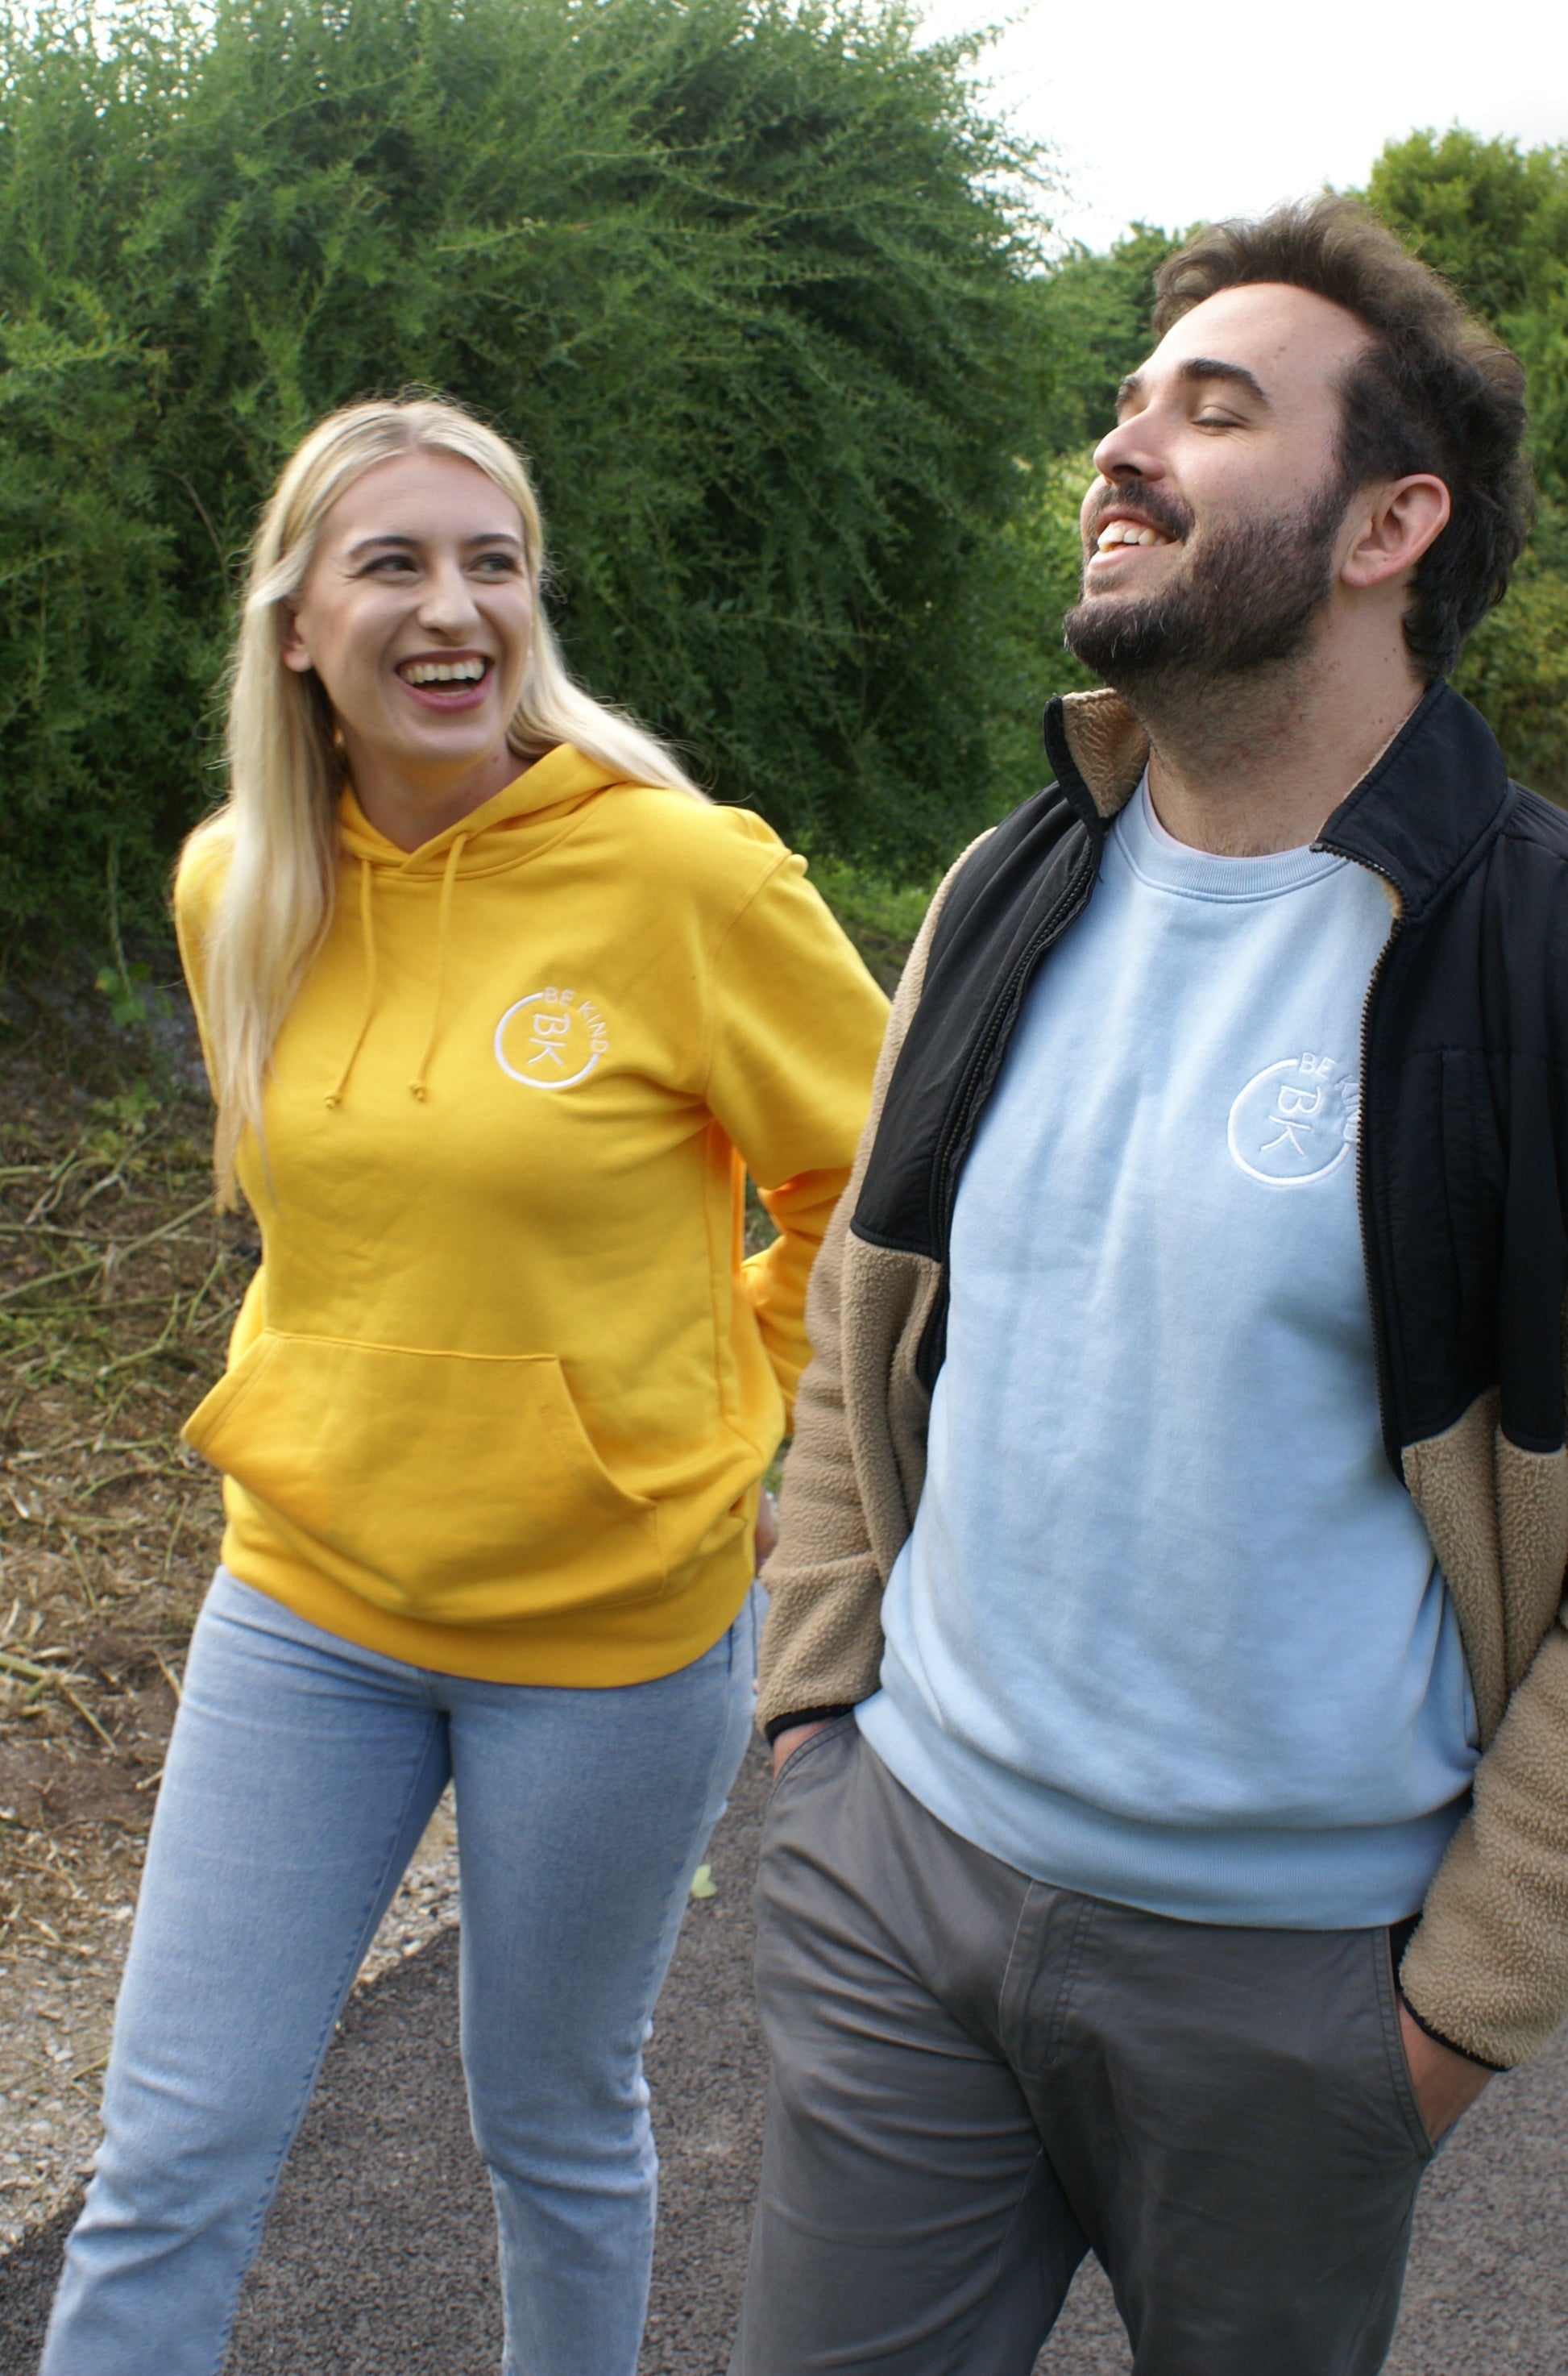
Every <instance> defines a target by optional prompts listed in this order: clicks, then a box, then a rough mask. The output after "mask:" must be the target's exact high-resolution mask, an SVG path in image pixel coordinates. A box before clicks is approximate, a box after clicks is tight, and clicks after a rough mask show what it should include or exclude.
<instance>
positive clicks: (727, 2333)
mask: <svg viewBox="0 0 1568 2376" xmlns="http://www.w3.org/2000/svg"><path fill="white" fill-rule="evenodd" d="M765 1794H766V1776H765V1771H764V1765H763V1761H762V1758H761V1756H760V1754H754V1756H753V1757H752V1759H751V1760H750V1761H749V1762H748V1764H747V1766H746V1769H745V1772H744V1773H743V1774H742V1778H741V1781H740V1784H739V1786H738V1787H737V1789H736V1793H735V1797H734V1800H733V1802H732V1804H731V1811H730V1813H729V1814H728V1816H727V1817H726V1818H725V1821H724V1823H723V1824H722V1825H721V1827H720V1829H719V1833H718V1835H716V1837H715V1841H714V1845H713V1849H712V1852H711V1853H712V1862H713V1871H714V1878H715V1880H716V1882H717V1883H718V1884H719V1891H718V1895H716V1896H714V1897H712V1898H709V1899H707V1900H706V1901H701V1902H698V1903H696V1904H694V1906H693V1907H692V1909H691V1915H690V1919H688V1921H687V1923H686V1927H685V1931H684V1932H683V1937H682V1942H681V1947H680V1951H679V1954H678V1955H677V1958H676V1963H675V1967H674V1970H673V1972H672V1974H671V1980H670V1985H669V1987H668V1989H667V1990H666V1992H665V1995H664V1999H663V2002H662V2003H661V2005H660V2008H659V2021H658V2034H657V2037H656V2040H655V2043H654V2045H653V2047H652V2049H650V2052H649V2056H648V2068H649V2075H650V2078H651V2081H652V2085H653V2089H654V2106H655V2117H656V2120H657V2121H658V2126H659V2141H660V2150H661V2154H662V2157H663V2168H664V2176H663V2184H662V2216H661V2221H660V2230H659V2255H658V2261H657V2264H656V2268H655V2274H654V2287H653V2304H652V2311H651V2315H650V2318H649V2322H648V2332H647V2346H646V2349H645V2352H644V2357H643V2363H642V2367H643V2376H723V2370H724V2369H725V2367H726V2364H727V2359H728V2353H729V2345H730V2338H731V2333H732V2330H733V2324H734V2316H735V2306H736V2302H737V2299H738V2297H739V2292H740V2285H741V2276H742V2268H743V2265H744V2258H745V2237H746V2224H747V2216H748V2209H749V2204H750V2199H751V2193H752V2189H753V2185H754V2177H755V2170H756V2161H757V2152H758V2146H759V2143H760V2133H761V2054H760V2048H759V2044H758V2039H757V2034H756V2026H755V2020H754V2014H753V2012H752V2005H751V1987H750V1970H749V1965H750V1954H751V1919H750V1907H749V1890H750V1880H751V1871H752V1866H753V1862H754V1857H755V1851H756V1838H757V1830H758V1825H759V1823H760V1819H761V1811H762V1806H763V1801H764V1798H765ZM456 1943H457V1942H456V1937H455V1934H453V1933H451V1932H447V1933H446V1934H445V1936H444V1937H442V1938H441V1939H440V1940H438V1941H437V1942H435V1944H434V1946H432V1947H430V1948H427V1949H426V1950H425V1951H424V1952H423V1953H422V1954H420V1955H418V1956H415V1957H413V1958H412V1959H411V1960H410V1962H409V1963H407V1964H405V1965H404V1966H401V1967H400V1968H399V1969H398V1970H396V1971H393V1972H391V1973H389V1974H388V1975H387V1976H386V1978H384V1979H382V1980H380V1981H379V1982H377V1983H376V1985H375V1986H374V1988H371V1989H368V1990H365V1992H364V1993H363V1994H362V1996H361V1997H359V1998H357V1999H356V2000H355V2002H354V2003H353V2005H352V2006H351V2008H350V2013H349V2014H348V2017H347V2018H346V2020H345V2021H344V2024H343V2026H342V2030H341V2033H340V2035H339V2039H338V2042H337V2044H336V2046H335V2047H334V2049H333V2051H332V2054H331V2056H330V2058H329V2060H328V2062H327V2073H326V2075H325V2078H324V2080H323V2083H322V2085H321V2088H320V2090H319V2092H318V2094H317V2097H316V2100H315V2103H314V2105H313V2106H312V2108H311V2111H310V2113H309V2116H308V2118H307V2120H306V2123H305V2127H304V2129H303V2132H302V2134H301V2137H300V2141H299V2144H298V2145H297V2146H296V2148H295V2151H294V2154H293V2156H292V2158H291V2162H290V2165H289V2168H288V2171H287V2173H286V2175H285V2179H284V2183H283V2187H282V2191H281V2192H280V2194H279V2200H278V2203H277V2205H276V2207H275V2209H274V2212H273V2215H272V2217H271V2219H270V2221H269V2223H268V2226H267V2237H266V2241H265V2245H264V2248H263V2251H262V2255H261V2259H260V2261H259V2263H258V2264H257V2266H256V2268H255V2271H254V2273H253V2275H252V2276H251V2279H250V2282H249V2284H248V2286H247V2287H246V2289H245V2297H244V2306H243V2308H242V2311H241V2315H240V2321H239V2325H238V2328H237V2331H236V2334H235V2339H234V2348H233V2352H232V2357H231V2359H230V2361H229V2366H228V2370H227V2376H494V2371H495V2370H496V2369H497V2367H498V2365H499V2359H500V2338H501V2320H500V2311H499V2305H498V2302H497V2299H496V2287H495V2277H494V2269H493V2241H492V2236H493V2221H492V2214H491V2207H490V2198H489V2192H488V2188H487V2186H486V2183H485V2180H484V2178H483V2174H482V2172H481V2168H480V2166H479V2163H478V2161H477V2159H476V2156H475V2154H474V2150H473V2146H472V2144H471V2143H470V2141H469V2132H468V2123H467V2119H466V2115H465V2112H464V2107H463V2094H462V2080H461V2074H460V2072H459V2068H458V2063H457V2049H456V2043H455V2040H456V2030H457V2012H456V2003H455V1976H456ZM67 2225H68V2220H62V2221H60V2222H57V2223H56V2224H55V2225H54V2226H53V2228H47V2229H44V2230H42V2232H41V2233H40V2234H38V2235H37V2236H35V2237H33V2238H31V2239H30V2240H29V2242H28V2243H26V2244H24V2245H23V2246H21V2247H20V2248H19V2249H18V2251H16V2252H14V2253H12V2254H11V2256H10V2257H9V2259H8V2260H6V2261H4V2262H0V2370H3V2371H4V2376H32V2371H33V2370H34V2369H35V2367H36V2363H37V2357H38V2347H39V2344H40V2341H41V2340H42V2331H43V2320H44V2317H45V2315H46V2311H47V2306H48V2298H49V2293H50V2289H51V2287H52V2285H53V2274H54V2271H55V2269H56V2267H57V2265H58V2262H59V2254H60V2248H61V2244H62V2242H63V2240H64V2232H65V2227H66V2226H67ZM1130 2367H1131V2358H1130V2355H1129V2353H1128V2350H1127V2346H1126V2341H1125V2337H1124V2335H1123V2331H1122V2327H1121V2324H1120V2323H1119V2321H1118V2320H1117V2317H1116V2313H1115V2311H1114V2309H1113V2307H1112V2306H1111V2298H1110V2293H1109V2290H1108V2288H1107V2287H1106V2284H1105V2281H1104V2279H1103V2277H1102V2276H1101V2275H1100V2274H1099V2270H1098V2268H1095V2267H1094V2266H1093V2265H1092V2264H1091V2265H1090V2266H1089V2267H1088V2268H1087V2269H1086V2270H1085V2271H1084V2272H1083V2273H1081V2274H1080V2276H1079V2279H1078V2282H1077V2284H1076V2285H1075V2287H1074V2290H1073V2295H1072V2299H1071V2300H1070V2301H1069V2303H1068V2306H1067V2309H1066V2311H1065V2312H1064V2314H1063V2319H1062V2321H1061V2323H1060V2324H1059V2326H1058V2328H1057V2331H1056V2333H1055V2334H1054V2335H1053V2336H1052V2337H1051V2343H1050V2345H1049V2346H1048V2347H1047V2349H1046V2352H1045V2354H1044V2357H1043V2358H1042V2359H1041V2360H1040V2363H1039V2371H1038V2376H1126V2371H1127V2370H1129V2369H1130ZM1565 2371H1568V2034H1565V2036H1564V2037H1563V2038H1562V2039H1561V2040H1560V2041H1559V2043H1558V2045H1557V2046H1556V2047H1555V2048H1554V2049H1552V2050H1551V2051H1550V2053H1548V2054H1547V2055H1545V2056H1543V2057H1542V2058H1541V2060H1540V2061H1538V2062H1536V2063H1534V2064H1532V2066H1531V2067H1530V2068H1529V2070H1527V2071H1525V2072H1521V2073H1518V2074H1517V2076H1515V2077H1512V2078H1508V2079H1504V2080H1500V2081H1498V2082H1497V2083H1496V2084H1494V2085H1493V2086H1491V2088H1490V2089H1489V2090H1488V2092H1487V2094H1486V2096H1485V2097H1483V2098H1482V2100H1481V2103H1480V2105H1479V2107H1478V2108H1477V2109H1476V2110H1475V2111H1474V2112H1472V2113H1471V2115H1470V2116H1469V2118H1468V2119H1467V2121H1466V2122H1465V2123H1464V2126H1463V2127H1462V2128H1461V2129H1460V2130H1459V2132H1457V2134H1456V2135H1455V2138H1454V2139H1453V2141H1452V2143H1451V2144H1449V2146H1448V2147H1447V2148H1446V2149H1445V2150H1444V2152H1443V2155H1442V2156H1441V2157H1440V2159H1439V2161H1438V2162H1437V2164H1436V2167H1435V2168H1434V2169H1433V2171H1432V2174H1431V2178H1430V2179H1429V2180H1428V2182H1427V2186H1426V2188H1425V2190H1424V2192H1423V2196H1422V2203H1421V2210H1420V2220H1419V2224H1418V2230H1417V2239H1416V2246H1415V2251H1414V2253H1413V2255H1412V2258H1411V2264H1410V2277H1409V2283H1408V2288H1407V2292H1406V2304H1405V2313H1404V2317H1403V2319H1402V2321H1401V2323H1400V2329H1399V2334H1398V2339H1397V2341H1396V2345H1395V2348H1394V2355H1393V2358H1391V2360H1390V2361H1389V2365H1388V2376H1565ZM1260 2376H1265V2371H1260Z"/></svg>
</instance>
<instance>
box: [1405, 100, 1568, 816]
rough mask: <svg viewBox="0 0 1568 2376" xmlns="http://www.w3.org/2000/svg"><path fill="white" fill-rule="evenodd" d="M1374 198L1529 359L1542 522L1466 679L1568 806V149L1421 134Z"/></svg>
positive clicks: (1522, 760) (1540, 783) (1471, 657)
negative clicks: (1527, 147) (1524, 147)
mask: <svg viewBox="0 0 1568 2376" xmlns="http://www.w3.org/2000/svg"><path fill="white" fill-rule="evenodd" d="M1366 195H1367V197H1368V199H1369V200H1370V202H1371V204H1372V206H1374V207H1375V208H1376V209H1377V211H1378V213H1379V214H1380V215H1382V217H1383V218H1384V221H1385V222H1387V223H1389V224H1390V225H1391V226H1392V227H1393V229H1394V230H1396V232H1399V233H1400V235H1401V237H1402V238H1405V239H1407V240H1408V241H1409V242H1410V244H1411V245H1412V246H1413V247H1415V248H1416V249H1417V250H1418V251H1419V253H1420V255H1423V256H1425V258H1426V260H1427V262H1428V263H1429V264H1431V265H1433V266H1434V267H1436V269H1437V270H1438V271H1440V272H1442V273H1444V274H1445V275H1446V276H1447V278H1448V279H1450V280H1452V281H1453V282H1454V284H1455V287H1456V288H1457V289H1459V290H1461V291H1463V293H1464V295H1465V297H1466V299H1467V301H1468V303H1470V304H1471V305H1473V306H1474V308H1475V310H1476V312H1477V313H1478V314H1479V315H1480V316H1481V318H1482V320H1483V321H1486V322H1490V323H1491V327H1493V328H1494V329H1495V330H1496V331H1497V332H1498V333H1499V335H1500V336H1501V337H1502V338H1503V339H1506V340H1507V342H1508V344H1509V345H1510V346H1511V347H1512V348H1513V349H1514V351H1515V354H1516V355H1517V356H1518V357H1519V360H1520V361H1521V362H1522V363H1523V364H1524V366H1525V372H1526V382H1527V385H1528V390H1529V407H1530V432H1531V447H1532V451H1533V454H1534V457H1535V466H1536V477H1537V481H1538V486H1539V490H1540V512H1539V517H1538V520H1537V523H1536V532H1535V535H1534V537H1533V539H1532V541H1531V543H1530V546H1529V549H1528V550H1527V552H1526V554H1525V556H1524V559H1523V561H1522V562H1521V564H1520V565H1519V569H1518V571H1517V574H1516V575H1515V579H1514V583H1513V585H1512V586H1511V587H1510V588H1509V590H1508V592H1507V594H1506V595H1505V596H1504V597H1503V600H1502V602H1501V603H1500V604H1499V605H1498V607H1497V609H1496V610H1495V611H1494V612H1492V614H1491V617H1490V618H1489V619H1487V620H1485V621H1484V622H1483V624H1481V626H1480V627H1479V629H1478V630H1477V632H1476V634H1475V635H1474V636H1472V637H1471V639H1470V642H1469V644H1468V646H1467V648H1466V651H1465V655H1464V658H1463V659H1462V660H1461V661H1460V663H1459V666H1458V669H1457V670H1456V671H1455V683H1456V684H1457V685H1458V687H1459V690H1460V692H1461V693H1464V694H1466V695H1468V697H1469V699H1470V700H1472V701H1473V702H1475V703H1476V704H1477V705H1478V707H1479V708H1481V709H1482V710H1484V712H1485V713H1486V716H1487V718H1488V719H1489V720H1490V722H1491V727H1492V730H1493V731H1494V732H1495V733H1496V735H1497V736H1498V739H1499V741H1500V742H1501V743H1502V744H1503V750H1504V752H1505V753H1506V754H1507V757H1508V764H1509V766H1510V767H1511V768H1512V769H1513V770H1514V772H1515V775H1517V776H1519V777H1521V778H1523V779H1524V781H1525V782H1526V783H1527V784H1531V785H1533V786H1534V787H1535V789H1536V790H1538V791H1542V792H1547V793H1550V795H1551V797H1552V798H1553V799H1554V800H1559V801H1564V802H1568V147H1559V148H1532V149H1521V148H1519V146H1518V144H1517V143H1516V142H1515V141H1513V140H1482V139H1479V138H1478V137H1477V136H1476V134H1474V133H1473V132H1464V131H1460V130H1458V129H1457V128H1455V129H1454V130H1452V131H1449V132H1445V133H1443V135H1442V136H1441V137H1439V136H1438V135H1437V134H1435V133H1432V132H1417V133H1413V134H1412V135H1411V136H1410V137H1409V138H1408V140H1399V141H1391V142H1390V143H1389V145H1388V147H1387V148H1385V149H1384V152H1383V154H1382V156H1381V157H1380V158H1379V159H1378V160H1377V163H1376V164H1375V165H1374V166H1373V168H1372V177H1371V180H1370V181H1369V183H1368V185H1367V192H1366Z"/></svg>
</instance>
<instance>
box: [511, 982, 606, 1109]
mask: <svg viewBox="0 0 1568 2376" xmlns="http://www.w3.org/2000/svg"><path fill="white" fill-rule="evenodd" d="M609 1051H610V1035H609V1032H608V1030H607V1029H606V1028H605V1022H604V1017H603V1016H602V1015H601V1014H600V1011H599V1008H598V1007H597V1006H596V1005H595V1004H594V1003H593V1001H592V999H591V998H580V997H579V996H578V994H577V992H576V991H575V990H558V989H555V988H553V987H552V988H551V989H549V990H530V991H529V994H528V996H527V997H526V998H519V999H518V1000H517V1003H516V1004H515V1005H512V1006H509V1007H508V1008H507V1009H506V1012H505V1015H504V1016H502V1017H501V1020H500V1022H499V1023H498V1024H497V1025H496V1027H495V1061H496V1063H498V1064H499V1065H500V1067H501V1069H502V1071H503V1072H504V1073H505V1075H506V1076H507V1078H508V1080H513V1081H521V1083H522V1085H523V1087H525V1088H526V1089H575V1088H576V1086H577V1083H578V1082H579V1081H586V1080H587V1079H588V1075H589V1074H590V1073H591V1072H594V1071H595V1070H596V1069H597V1067H598V1065H599V1062H600V1058H601V1057H602V1056H605V1055H607V1054H608V1053H609Z"/></svg>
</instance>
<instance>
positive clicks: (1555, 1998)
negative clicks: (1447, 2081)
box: [1399, 1613, 1568, 2070]
mask: <svg viewBox="0 0 1568 2376" xmlns="http://www.w3.org/2000/svg"><path fill="white" fill-rule="evenodd" d="M1565 1624H1568V1614H1564V1613H1560V1615H1559V1618H1558V1621H1557V1622H1556V1624H1555V1625H1554V1626H1553V1627H1552V1629H1551V1631H1550V1634H1548V1635H1547V1637H1546V1640H1545V1641H1544V1642H1543V1643H1542V1644H1541V1646H1540V1648H1539V1649H1538V1651H1537V1653H1536V1656H1535V1658H1534V1661H1533V1662H1532V1664H1531V1666H1530V1669H1529V1670H1528V1672H1527V1673H1526V1676H1525V1678H1524V1680H1523V1681H1522V1682H1521V1683H1520V1685H1519V1687H1518V1689H1517V1690H1516V1691H1515V1693H1514V1696H1513V1699H1512V1700H1511V1701H1510V1703H1509V1706H1508V1712H1507V1714H1506V1715H1505V1716H1504V1717H1503V1722H1502V1724H1501V1725H1500V1726H1499V1728H1498V1730H1497V1735H1496V1738H1495V1739H1494V1740H1493V1741H1492V1743H1491V1747H1490V1748H1489V1749H1488V1751H1487V1752H1486V1755H1485V1756H1484V1757H1483V1758H1482V1759H1481V1762H1480V1764H1479V1766H1478V1767H1477V1769H1476V1779H1475V1803H1474V1805H1473V1807H1472V1810H1471V1812H1470V1813H1469V1814H1468V1815H1467V1817H1466V1819H1465V1821H1464V1823H1463V1824H1461V1825H1460V1827H1459V1829H1458V1830H1457V1832H1455V1835H1454V1837H1453V1839H1452V1841H1451V1842H1450V1843H1449V1847H1448V1853H1447V1855H1446V1856H1445V1857H1444V1858H1443V1862H1442V1864H1441V1865H1440V1866H1439V1868H1438V1871H1437V1877H1436V1879H1435V1880H1434V1881H1433V1883H1432V1885H1431V1889H1430V1890H1429V1891H1428V1893H1427V1899H1426V1904H1425V1907H1423V1908H1422V1913H1421V1919H1420V1925H1419V1926H1418V1928H1417V1930H1416V1931H1415V1933H1414V1936H1413V1937H1412V1938H1411V1941H1410V1943H1409V1945H1408V1948H1407V1949H1406V1951H1405V1957H1404V1961H1403V1963H1402V1964H1401V1966H1400V1967H1399V1985H1400V1988H1401V1990H1403V1992H1404V1994H1405V1995H1406V1996H1407V1997H1408V2000H1409V2002H1410V2005H1411V2007H1412V2009H1413V2010H1414V2012H1415V2013H1416V2014H1418V2015H1419V2016H1420V2019H1421V2021H1423V2022H1424V2023H1426V2024H1427V2025H1428V2026H1430V2027H1431V2029H1433V2030H1435V2031H1436V2032H1437V2034H1438V2036H1439V2037H1443V2038H1446V2039H1447V2040H1448V2042H1449V2043H1450V2045H1453V2046H1456V2047H1458V2048H1459V2049H1460V2051H1461V2052H1462V2053H1465V2054H1471V2055H1474V2056H1476V2057H1477V2058H1478V2059H1479V2061H1482V2062H1491V2063H1494V2064H1496V2065H1497V2066H1498V2067H1499V2068H1501V2069H1504V2070H1506V2069H1510V2068H1512V2066H1513V2065H1514V2064H1515V2063H1517V2062H1524V2061H1528V2059H1529V2057H1530V2056H1531V2055H1532V2054H1538V2052H1539V2051H1540V2049H1541V2048H1542V2047H1543V2046H1545V2045H1546V2043H1547V2041H1548V2039H1549V2038H1550V2037H1551V2035H1552V2033H1553V2032H1554V2031H1555V2030H1556V2029H1557V2028H1558V2027H1559V2026H1561V2024H1562V2021H1563V2020H1564V2019H1565V2018H1568V1631H1565V1630H1564V1628H1565Z"/></svg>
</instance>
